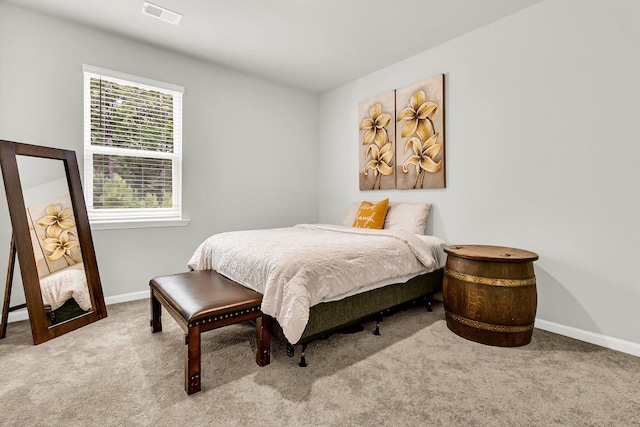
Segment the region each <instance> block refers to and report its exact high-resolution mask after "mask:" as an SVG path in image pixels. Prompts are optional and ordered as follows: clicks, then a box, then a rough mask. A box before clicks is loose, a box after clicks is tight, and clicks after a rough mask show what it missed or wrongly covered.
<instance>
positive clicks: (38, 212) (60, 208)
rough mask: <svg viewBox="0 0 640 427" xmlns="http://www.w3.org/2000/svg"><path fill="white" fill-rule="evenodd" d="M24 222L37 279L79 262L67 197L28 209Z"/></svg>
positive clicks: (77, 244)
mask: <svg viewBox="0 0 640 427" xmlns="http://www.w3.org/2000/svg"><path fill="white" fill-rule="evenodd" d="M27 219H28V221H29V229H30V234H31V240H32V243H33V250H34V255H35V259H36V267H37V269H38V276H39V277H44V276H47V275H49V274H51V273H54V272H56V271H59V270H62V269H64V268H67V267H69V266H71V265H74V264H77V263H81V262H82V255H81V252H80V242H79V241H78V231H77V229H76V221H75V218H74V215H73V209H72V207H71V199H70V197H69V196H68V195H66V196H62V197H58V198H53V199H50V200H49V201H47V202H45V203H41V204H37V205H32V206H29V208H27Z"/></svg>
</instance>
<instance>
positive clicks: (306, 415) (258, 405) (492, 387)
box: [0, 300, 640, 426]
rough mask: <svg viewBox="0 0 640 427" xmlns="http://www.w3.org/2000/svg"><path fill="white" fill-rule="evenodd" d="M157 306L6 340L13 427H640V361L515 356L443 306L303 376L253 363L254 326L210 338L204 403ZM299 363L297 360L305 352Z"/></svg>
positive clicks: (276, 362)
mask: <svg viewBox="0 0 640 427" xmlns="http://www.w3.org/2000/svg"><path fill="white" fill-rule="evenodd" d="M148 307H149V302H148V300H142V301H134V302H129V303H123V304H116V305H112V306H109V307H108V312H109V317H108V318H106V319H103V320H101V321H99V322H97V323H94V324H92V325H89V326H87V327H84V328H82V329H80V330H77V331H74V332H71V333H69V334H66V335H64V336H62V337H59V338H56V339H54V340H52V341H49V342H46V343H44V344H41V345H38V346H34V345H33V344H32V341H31V333H30V330H29V325H28V322H16V323H11V324H9V327H8V331H7V338H5V339H4V340H1V341H0V378H1V379H0V424H1V425H3V426H14V425H15V426H42V425H53V426H62V425H64V426H93V425H107V426H186V425H190V426H246V425H263V426H315V425H320V426H360V425H362V426H418V425H428V426H440V425H442V426H552V425H559V426H592V425H593V426H632V425H640V358H637V357H634V356H631V355H627V354H624V353H619V352H615V351H612V350H607V349H603V348H600V347H597V346H594V345H591V344H587V343H583V342H580V341H576V340H573V339H570V338H566V337H562V336H559V335H555V334H552V333H549V332H545V331H541V330H538V329H536V330H535V331H534V334H533V340H532V342H531V343H530V344H529V345H527V346H524V347H519V348H498V347H491V346H485V345H481V344H477V343H473V342H471V341H467V340H465V339H463V338H460V337H458V336H457V335H455V334H453V333H452V332H450V331H449V330H448V329H447V327H446V324H445V321H444V312H443V308H442V304H436V305H435V307H434V312H433V313H429V312H427V311H426V310H425V309H424V307H412V308H410V309H408V310H405V311H400V312H398V313H396V314H394V315H393V316H390V317H386V318H385V320H384V322H383V323H382V329H381V332H382V335H381V336H374V335H373V334H372V331H373V329H374V324H373V323H365V325H364V326H365V331H364V332H360V333H356V334H350V335H339V334H338V335H333V336H331V337H330V338H329V339H327V340H323V341H316V342H314V343H312V344H310V345H309V348H308V350H307V362H308V363H309V366H308V367H307V368H299V367H298V366H297V363H298V360H299V359H298V356H299V355H298V354H296V357H295V358H289V357H287V356H286V355H285V349H284V344H283V343H282V342H281V341H278V340H274V341H273V342H272V355H271V364H270V365H268V366H266V367H264V368H260V367H258V366H257V365H256V364H255V361H254V359H255V358H254V351H255V332H254V331H255V329H254V327H253V326H251V325H250V324H240V325H233V326H228V327H226V328H223V329H218V330H215V331H211V332H207V333H205V334H204V335H203V339H202V352H203V356H202V384H203V389H202V391H201V392H200V393H196V394H194V395H192V396H187V395H186V393H185V392H184V388H183V353H182V331H181V330H180V328H179V327H178V326H177V325H176V324H175V322H174V321H173V319H172V318H171V317H170V316H168V315H166V313H165V315H163V320H164V325H163V326H164V331H163V332H161V333H158V334H152V333H151V330H150V327H149V308H148ZM297 352H299V348H298V349H297Z"/></svg>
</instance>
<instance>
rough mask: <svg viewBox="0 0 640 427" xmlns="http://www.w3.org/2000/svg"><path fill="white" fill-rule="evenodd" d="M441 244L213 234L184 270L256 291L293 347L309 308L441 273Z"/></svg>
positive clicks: (329, 231) (284, 232) (313, 230)
mask: <svg viewBox="0 0 640 427" xmlns="http://www.w3.org/2000/svg"><path fill="white" fill-rule="evenodd" d="M444 246H445V242H444V241H443V240H442V239H440V238H438V237H433V236H417V235H413V234H409V233H404V232H394V231H390V230H368V229H361V228H352V227H342V226H335V225H308V224H300V225H297V226H295V227H290V228H279V229H268V230H251V231H235V232H228V233H220V234H215V235H213V236H211V237H210V238H208V239H207V240H205V241H204V242H203V243H202V244H201V245H200V246H199V247H198V249H197V250H196V251H195V253H194V254H193V256H192V257H191V260H190V261H189V263H188V267H189V269H191V270H216V271H218V272H219V273H220V274H223V275H224V276H227V277H228V278H230V279H231V280H234V281H236V282H238V283H241V284H242V285H244V286H247V287H249V288H251V289H253V290H255V291H258V292H260V293H261V294H263V299H262V311H263V312H264V313H265V314H268V315H270V316H272V317H274V318H276V319H277V320H278V322H279V323H280V326H281V327H282V330H283V333H284V335H285V337H286V338H287V339H288V340H289V342H290V343H292V344H295V343H297V342H298V340H299V339H300V337H301V336H302V333H303V332H304V329H305V327H306V325H307V321H308V319H309V308H310V307H312V306H314V305H316V304H319V303H321V302H327V301H335V300H339V299H342V298H344V297H346V296H349V295H353V294H355V293H359V292H364V291H366V290H370V289H374V288H376V287H382V286H385V285H388V284H391V283H403V282H405V281H407V280H409V279H410V278H412V277H415V276H417V275H419V274H423V273H427V272H430V271H433V270H436V269H438V268H441V267H442V266H443V265H444V262H445V254H444V251H443V249H444Z"/></svg>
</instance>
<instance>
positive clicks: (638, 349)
mask: <svg viewBox="0 0 640 427" xmlns="http://www.w3.org/2000/svg"><path fill="white" fill-rule="evenodd" d="M145 298H149V291H140V292H131V293H129V294H122V295H115V296H112V297H105V299H104V302H105V304H107V305H111V304H118V303H121V302H127V301H136V300H140V299H145ZM27 319H29V316H28V315H27V310H26V309H24V310H17V311H14V312H11V313H9V322H17V321H20V320H27ZM535 326H536V328H539V329H543V330H545V331H549V332H553V333H555V334H558V335H563V336H565V337H569V338H574V339H577V340H580V341H584V342H588V343H591V344H595V345H599V346H600V347H604V348H608V349H611V350H616V351H621V352H623V353H628V354H631V355H633V356H638V357H640V344H638V343H634V342H631V341H625V340H621V339H619V338H613V337H609V336H607V335H602V334H597V333H595V332H589V331H585V330H583V329H578V328H574V327H571V326H565V325H561V324H559V323H554V322H549V321H547V320H542V319H536V323H535Z"/></svg>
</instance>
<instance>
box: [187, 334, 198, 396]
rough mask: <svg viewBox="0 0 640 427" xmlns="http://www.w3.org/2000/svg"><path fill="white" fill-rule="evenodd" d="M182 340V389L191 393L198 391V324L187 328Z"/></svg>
mask: <svg viewBox="0 0 640 427" xmlns="http://www.w3.org/2000/svg"><path fill="white" fill-rule="evenodd" d="M184 341H185V342H184V389H185V391H186V392H187V394H193V393H196V392H199V391H200V326H192V327H190V328H188V332H187V333H186V334H185V336H184Z"/></svg>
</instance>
